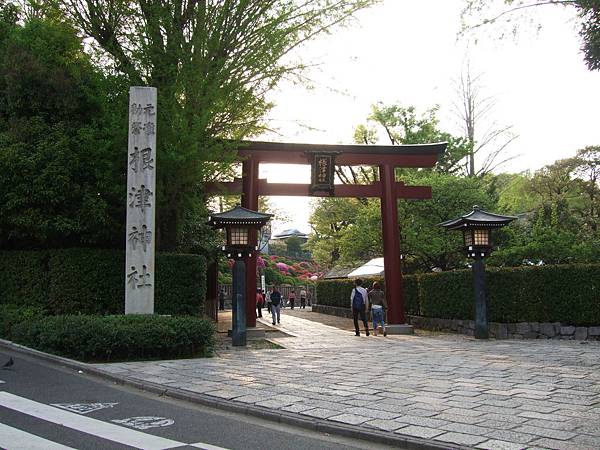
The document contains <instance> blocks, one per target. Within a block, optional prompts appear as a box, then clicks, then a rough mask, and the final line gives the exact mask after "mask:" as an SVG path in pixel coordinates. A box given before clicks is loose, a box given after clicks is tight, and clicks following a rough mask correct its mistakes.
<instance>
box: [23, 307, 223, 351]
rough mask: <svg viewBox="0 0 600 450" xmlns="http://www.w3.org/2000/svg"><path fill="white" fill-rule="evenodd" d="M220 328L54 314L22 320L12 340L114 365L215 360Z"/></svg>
mask: <svg viewBox="0 0 600 450" xmlns="http://www.w3.org/2000/svg"><path fill="white" fill-rule="evenodd" d="M214 333H215V329H214V325H213V323H212V322H211V321H210V320H208V319H201V318H196V317H184V316H181V317H164V316H147V315H140V316H134V315H127V316H87V315H78V316H73V315H64V316H48V317H43V318H39V319H34V320H27V321H21V322H20V323H17V324H16V325H14V326H13V328H12V339H13V340H14V341H15V342H17V343H19V344H23V345H26V346H28V347H32V348H35V349H38V350H41V351H44V352H49V353H53V354H56V355H60V356H66V357H69V358H75V359H79V360H82V361H92V362H100V361H102V362H108V361H119V360H142V359H153V358H162V359H164V358H169V359H172V358H184V357H198V356H211V355H212V351H213V348H214Z"/></svg>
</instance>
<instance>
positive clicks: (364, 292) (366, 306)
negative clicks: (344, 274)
mask: <svg viewBox="0 0 600 450" xmlns="http://www.w3.org/2000/svg"><path fill="white" fill-rule="evenodd" d="M354 289H358V292H360V293H361V294H362V296H363V300H364V302H365V311H368V310H369V294H368V293H367V290H366V289H365V288H364V287H362V286H358V287H355V288H354ZM354 289H352V292H351V293H350V308H352V297H354Z"/></svg>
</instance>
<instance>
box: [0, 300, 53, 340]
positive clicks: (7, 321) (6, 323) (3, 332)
mask: <svg viewBox="0 0 600 450" xmlns="http://www.w3.org/2000/svg"><path fill="white" fill-rule="evenodd" d="M45 313H46V312H45V310H44V309H43V308H40V307H39V306H17V305H0V338H2V339H9V340H10V339H12V329H13V327H14V326H15V325H18V324H20V323H21V322H30V321H33V320H37V319H39V318H41V317H44V315H45Z"/></svg>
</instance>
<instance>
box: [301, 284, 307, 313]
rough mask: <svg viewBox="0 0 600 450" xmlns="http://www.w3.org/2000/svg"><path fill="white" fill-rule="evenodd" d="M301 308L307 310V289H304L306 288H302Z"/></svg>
mask: <svg viewBox="0 0 600 450" xmlns="http://www.w3.org/2000/svg"><path fill="white" fill-rule="evenodd" d="M300 308H302V309H306V289H304V286H302V287H301V288H300Z"/></svg>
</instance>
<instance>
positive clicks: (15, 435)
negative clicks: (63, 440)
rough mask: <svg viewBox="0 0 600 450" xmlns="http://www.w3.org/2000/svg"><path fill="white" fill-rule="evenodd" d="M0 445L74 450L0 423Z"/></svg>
mask: <svg viewBox="0 0 600 450" xmlns="http://www.w3.org/2000/svg"><path fill="white" fill-rule="evenodd" d="M0 447H1V448H8V449H10V450H74V449H73V448H72V447H67V446H66V445H62V444H58V443H56V442H52V441H49V440H48V439H44V438H41V437H39V436H36V435H35V434H30V433H26V432H25V431H22V430H19V429H18V428H13V427H9V426H8V425H4V424H2V423H0Z"/></svg>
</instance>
